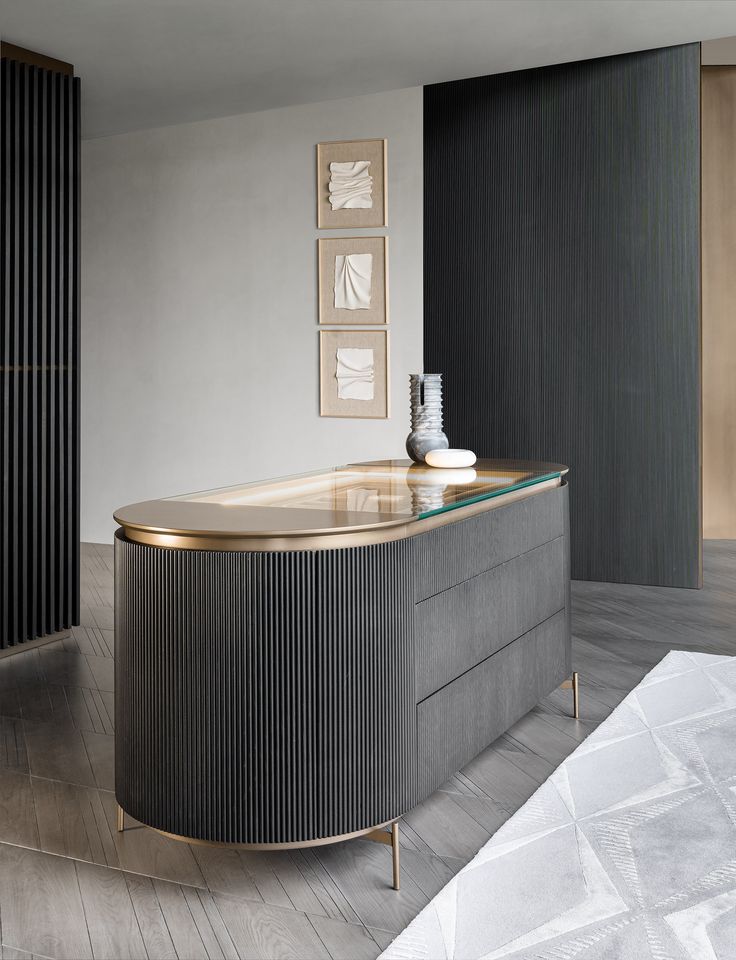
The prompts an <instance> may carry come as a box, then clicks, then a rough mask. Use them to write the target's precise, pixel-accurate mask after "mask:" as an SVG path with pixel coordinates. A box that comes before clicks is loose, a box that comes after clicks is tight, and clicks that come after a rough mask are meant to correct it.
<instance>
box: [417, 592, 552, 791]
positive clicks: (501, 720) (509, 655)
mask: <svg viewBox="0 0 736 960" xmlns="http://www.w3.org/2000/svg"><path fill="white" fill-rule="evenodd" d="M569 673H570V636H569V624H568V618H567V614H566V612H565V611H564V610H563V611H560V612H559V613H557V614H555V615H554V616H553V617H550V619H549V620H546V621H545V622H544V623H542V624H540V625H539V626H537V627H535V628H534V630H531V631H530V632H529V633H527V634H525V635H524V636H523V637H520V638H519V639H518V640H515V641H514V642H513V643H511V644H509V646H507V647H504V648H503V650H499V652H498V653H496V654H494V655H493V656H492V657H489V658H488V659H487V660H484V661H483V663H480V664H478V666H477V667H475V668H474V669H473V670H470V671H468V673H465V674H463V676H462V677H458V679H457V680H455V681H453V682H452V683H450V684H448V685H447V686H446V687H443V688H442V690H439V691H438V692H437V693H435V694H434V695H433V696H431V697H429V698H428V699H427V700H424V701H423V702H422V703H420V704H419V705H418V706H417V746H418V762H419V787H420V799H424V798H425V797H426V796H428V795H429V794H430V793H431V792H432V791H433V790H435V789H436V788H437V787H438V786H440V784H442V783H444V782H445V780H447V778H448V777H451V776H452V775H453V774H454V773H456V772H457V771H458V770H459V769H460V768H461V767H463V766H464V765H465V764H466V763H468V761H470V760H472V759H473V757H475V756H476V755H477V754H478V753H480V751H481V750H483V749H484V747H486V746H488V744H489V743H492V742H493V741H494V740H495V739H496V738H497V737H499V736H500V735H501V734H502V733H503V732H504V731H505V730H508V728H509V727H510V726H511V725H512V724H514V723H516V721H517V720H519V719H520V718H521V717H523V716H524V714H525V713H527V712H528V711H529V710H531V708H532V707H533V706H534V705H535V704H536V703H538V702H539V700H541V699H542V697H545V696H546V695H547V694H548V693H549V692H550V691H551V690H554V688H555V687H556V686H558V685H559V684H560V683H562V681H563V680H564V679H565V678H566V677H567V676H569Z"/></svg>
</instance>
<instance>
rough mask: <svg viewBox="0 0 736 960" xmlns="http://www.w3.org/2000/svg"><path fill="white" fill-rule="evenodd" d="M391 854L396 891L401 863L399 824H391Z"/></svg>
mask: <svg viewBox="0 0 736 960" xmlns="http://www.w3.org/2000/svg"><path fill="white" fill-rule="evenodd" d="M391 854H392V856H393V866H394V890H398V889H399V886H400V880H401V875H400V870H401V862H400V860H399V824H398V821H397V822H396V823H392V824H391Z"/></svg>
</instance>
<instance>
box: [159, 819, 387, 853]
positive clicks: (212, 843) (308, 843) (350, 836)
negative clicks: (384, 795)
mask: <svg viewBox="0 0 736 960" xmlns="http://www.w3.org/2000/svg"><path fill="white" fill-rule="evenodd" d="M395 824H396V821H394V820H386V821H385V822H384V823H379V824H377V825H376V826H375V827H366V828H365V829H364V830H355V831H353V833H342V834H339V835H338V836H335V837H317V838H315V839H314V840H292V841H289V842H288V843H226V842H225V841H223V840H202V839H200V838H198V837H184V836H181V835H180V834H178V833H168V832H167V831H166V830H159V829H158V828H157V827H149V828H148V829H149V830H155V831H156V833H160V834H161V836H162V837H168V839H169V840H178V841H179V842H180V843H193V844H195V846H198V847H233V848H234V849H237V850H254V851H258V850H260V851H264V852H265V851H268V850H301V849H303V848H306V847H326V846H327V845H328V844H330V843H342V842H343V841H344V840H357V839H358V838H359V837H365V838H367V839H369V840H377V838H376V837H371V836H369V834H372V833H376V831H378V830H382V829H384V828H385V827H388V826H390V825H395ZM141 826H146V824H141ZM396 835H397V837H398V832H397V834H396ZM384 836H385V837H386V838H387V839H386V840H377V842H379V843H388V844H391V843H392V836H393V826H392V832H391V833H390V834H389V833H386V834H384Z"/></svg>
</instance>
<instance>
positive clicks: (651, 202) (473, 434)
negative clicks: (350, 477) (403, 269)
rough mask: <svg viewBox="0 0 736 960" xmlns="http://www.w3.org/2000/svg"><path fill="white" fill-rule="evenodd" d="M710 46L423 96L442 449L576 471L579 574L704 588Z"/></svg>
mask: <svg viewBox="0 0 736 960" xmlns="http://www.w3.org/2000/svg"><path fill="white" fill-rule="evenodd" d="M699 84H700V62H699V46H698V45H697V44H695V45H688V46H683V47H676V48H672V49H663V50H655V51H649V52H645V53H636V54H629V55H626V56H621V57H611V58H605V59H600V60H592V61H588V62H584V63H572V64H564V65H562V66H554V67H545V68H542V69H538V70H527V71H518V72H514V73H509V74H503V75H497V76H490V77H482V78H479V79H474V80H463V81H458V82H454V83H446V84H437V85H434V86H429V87H426V88H425V91H424V189H425V205H424V256H425V272H424V276H425V296H424V303H425V340H424V343H425V347H424V350H425V354H424V369H425V370H429V371H439V372H442V373H444V374H445V389H446V396H445V425H446V432H447V433H448V435H449V437H450V441H451V444H452V445H453V446H459V447H471V448H472V449H474V450H475V451H476V453H477V454H478V455H479V456H482V457H510V458H530V459H532V458H533V459H539V460H549V461H556V462H558V463H566V464H568V465H569V466H570V468H571V478H572V479H571V483H572V496H571V519H572V541H571V553H572V575H573V577H575V578H581V579H590V580H608V581H624V582H635V583H642V584H662V585H669V586H691V587H692V586H697V585H699V582H700V546H701V537H700V529H701V521H700V318H699V277H700V262H699V180H700V175H699Z"/></svg>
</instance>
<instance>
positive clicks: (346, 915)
mask: <svg viewBox="0 0 736 960" xmlns="http://www.w3.org/2000/svg"><path fill="white" fill-rule="evenodd" d="M82 565H83V573H82V583H83V588H82V589H83V597H82V602H83V612H82V625H81V626H80V627H75V628H74V629H73V630H71V631H70V632H69V635H68V637H66V638H64V639H62V640H58V641H55V642H54V643H53V644H49V645H48V646H45V647H39V648H37V649H34V650H28V651H25V652H23V653H20V654H18V655H17V656H14V657H10V658H8V659H3V660H0V931H1V934H0V936H1V943H2V948H1V949H0V954H1V956H2V958H28V957H40V958H44V957H49V958H63V960H76V958H82V957H94V958H98V960H102V958H119V960H122V958H128V957H131V958H139V957H140V958H151V960H164V958H172V960H175V958H180V960H184V958H186V960H195V958H200V957H202V958H208V960H214V958H238V957H240V958H251V957H253V958H281V957H299V958H312V957H314V958H321V957H325V958H330V957H331V958H333V960H353V958H355V960H372V958H374V957H375V956H377V955H378V953H379V952H380V951H381V950H382V949H383V948H384V947H385V946H386V945H387V944H388V943H389V942H390V941H391V939H392V937H393V936H394V935H395V934H396V933H398V932H399V931H400V930H401V929H402V928H403V927H404V926H405V925H406V924H407V923H408V922H409V921H410V920H411V919H412V917H413V916H414V915H415V914H416V913H417V912H418V911H419V910H420V909H421V908H422V907H423V906H424V904H425V903H427V901H428V900H429V899H430V898H431V897H433V896H434V894H436V893H437V891H438V890H439V889H440V888H441V887H442V886H443V885H444V884H445V883H446V882H447V881H448V879H449V878H450V877H451V876H452V875H453V874H454V873H455V872H456V871H457V870H459V869H460V868H461V867H462V866H463V865H464V864H465V863H467V861H468V860H469V859H470V858H471V857H472V856H473V854H474V853H475V852H476V850H477V849H478V848H479V847H480V846H481V845H482V844H483V843H484V842H485V841H486V840H487V839H488V837H489V836H490V835H491V834H492V833H493V832H494V831H495V830H496V829H497V828H498V827H499V826H500V824H502V823H503V822H504V820H505V819H506V818H507V817H508V816H510V814H511V813H512V812H513V811H514V810H516V809H517V808H518V807H519V806H520V805H521V804H522V803H524V801H525V800H526V799H527V798H528V797H529V796H531V794H532V793H533V792H534V791H535V790H536V789H537V787H538V786H539V784H540V783H541V782H542V781H543V780H544V779H545V778H546V777H547V776H549V774H550V773H551V772H552V770H553V769H554V768H555V767H556V766H557V765H558V764H559V763H560V761H561V760H563V759H564V758H565V757H566V756H567V755H568V754H569V753H570V752H571V751H572V750H573V749H574V748H575V746H576V745H577V744H578V743H579V742H580V741H581V740H582V739H584V738H585V737H586V736H587V735H588V734H589V733H590V732H591V731H592V730H593V729H594V728H595V727H596V725H597V724H598V723H600V722H601V720H603V719H604V718H605V717H606V716H607V715H608V714H609V713H610V711H611V710H612V709H613V707H614V706H615V705H616V704H617V703H618V702H619V701H620V700H621V699H622V698H623V697H624V696H625V695H626V694H627V693H628V691H629V690H630V689H631V688H632V687H634V686H635V685H636V684H637V683H638V682H639V680H640V679H641V678H642V677H643V676H644V674H645V673H646V672H647V671H648V670H650V669H651V667H653V666H654V665H655V664H656V663H658V662H659V660H661V658H662V657H663V656H664V655H665V654H666V653H667V651H668V650H670V649H685V650H701V651H704V652H708V653H722V654H736V631H735V629H734V622H735V620H736V542H735V541H709V542H708V543H706V545H705V551H704V579H705V587H704V589H703V590H701V591H693V590H672V589H667V588H657V587H636V586H623V585H617V584H600V583H575V584H574V585H573V633H574V653H573V659H574V664H575V667H576V669H577V670H579V671H580V674H581V678H582V690H581V714H582V719H581V720H579V721H575V720H572V719H571V717H570V705H571V697H570V692H569V691H566V690H565V691H563V690H559V691H555V692H554V693H553V694H552V695H551V696H549V697H548V698H547V699H546V700H544V701H543V702H542V703H540V704H539V705H538V706H537V707H536V708H535V709H534V710H532V711H531V712H530V713H529V714H527V716H525V717H524V718H523V719H522V720H521V721H520V722H519V723H517V724H516V726H514V727H513V728H512V729H511V730H510V731H509V732H508V733H507V734H505V735H504V736H502V737H501V738H499V740H497V741H496V742H495V743H494V744H493V745H492V746H491V747H489V748H488V749H487V750H485V751H484V752H483V753H482V754H481V755H480V756H479V757H477V758H476V759H475V760H473V761H472V763H469V764H468V766H467V767H465V769H464V770H462V771H461V772H460V773H458V774H457V775H456V776H454V777H452V779H451V780H450V781H448V782H447V783H446V784H444V785H443V787H442V788H441V789H440V790H438V791H437V792H436V793H435V794H434V795H433V796H432V797H430V798H429V799H428V800H426V801H425V802H424V803H422V804H420V806H418V807H417V808H416V809H415V810H412V811H411V813H409V814H408V815H407V817H406V818H405V819H404V821H403V822H402V889H401V892H400V893H395V892H394V891H393V890H392V889H391V888H390V876H391V861H390V851H389V849H388V847H384V846H383V845H379V844H373V843H369V842H366V841H360V840H355V841H352V842H350V843H343V844H336V845H335V846H332V847H325V848H322V849H316V850H304V851H293V852H290V853H278V854H276V853H274V854H267V853H259V854H255V853H253V854H249V853H244V852H242V851H239V850H235V849H219V848H218V849H214V848H207V847H199V846H191V847H190V846H187V845H185V844H181V843H177V842H175V841H170V840H167V839H165V838H163V837H161V836H159V835H158V834H156V833H154V832H152V831H150V830H147V829H146V828H144V827H141V826H136V825H133V828H132V829H129V830H126V832H125V833H124V834H122V835H120V834H118V833H117V832H116V831H115V798H114V795H113V793H112V789H113V768H112V756H113V716H114V711H113V693H112V691H113V683H112V679H113V671H112V655H113V616H112V603H113V584H112V547H109V546H100V545H92V544H85V545H84V546H83V551H82Z"/></svg>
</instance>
